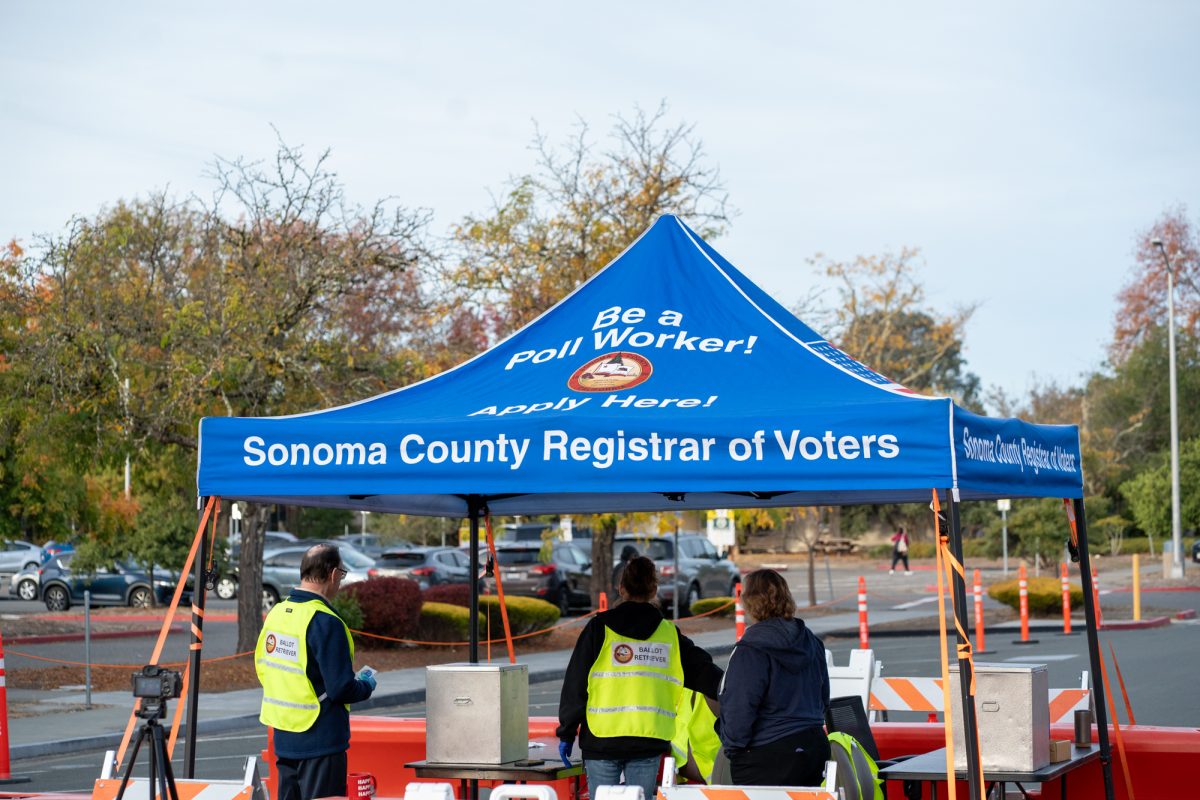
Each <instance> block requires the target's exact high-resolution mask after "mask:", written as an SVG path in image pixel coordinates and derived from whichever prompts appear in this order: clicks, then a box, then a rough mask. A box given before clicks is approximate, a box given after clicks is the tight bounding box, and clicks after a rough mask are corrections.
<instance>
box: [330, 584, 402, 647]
mask: <svg viewBox="0 0 1200 800" xmlns="http://www.w3.org/2000/svg"><path fill="white" fill-rule="evenodd" d="M342 591H344V592H345V593H346V594H348V595H350V596H351V597H353V598H354V600H355V601H356V602H357V603H358V607H359V608H360V609H362V613H363V628H362V629H363V631H365V632H366V633H375V634H379V635H380V636H393V637H396V638H401V639H404V638H412V637H413V635H414V634H415V633H416V632H417V626H418V625H419V624H420V621H421V589H420V587H419V586H417V582H416V581H413V580H409V579H407V578H371V579H370V580H366V581H362V582H360V583H354V584H351V585H350V586H347V587H346V588H345V589H343V590H342ZM363 638H364V639H365V641H364V642H363V644H364V645H366V646H368V647H395V646H397V643H396V642H389V641H387V640H386V639H374V638H371V637H363Z"/></svg>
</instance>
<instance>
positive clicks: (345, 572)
mask: <svg viewBox="0 0 1200 800" xmlns="http://www.w3.org/2000/svg"><path fill="white" fill-rule="evenodd" d="M334 571H335V572H337V576H338V577H339V578H341V579H342V580H345V579H346V576H347V575H349V574H350V570H348V569H346V568H345V567H335V568H334Z"/></svg>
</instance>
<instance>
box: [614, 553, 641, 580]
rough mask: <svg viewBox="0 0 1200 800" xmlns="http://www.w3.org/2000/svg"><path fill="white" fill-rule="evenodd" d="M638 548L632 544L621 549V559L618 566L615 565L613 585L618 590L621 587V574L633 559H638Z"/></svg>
mask: <svg viewBox="0 0 1200 800" xmlns="http://www.w3.org/2000/svg"><path fill="white" fill-rule="evenodd" d="M637 554H638V551H637V548H636V547H634V546H633V545H631V544H627V545H625V546H624V547H622V548H621V557H620V559H619V560H618V561H617V563H616V564H614V565H613V573H612V585H613V589H614V590H616V589H617V588H619V587H620V585H621V573H623V572H624V571H625V565H626V564H628V563H629V560H630V559H631V558H637Z"/></svg>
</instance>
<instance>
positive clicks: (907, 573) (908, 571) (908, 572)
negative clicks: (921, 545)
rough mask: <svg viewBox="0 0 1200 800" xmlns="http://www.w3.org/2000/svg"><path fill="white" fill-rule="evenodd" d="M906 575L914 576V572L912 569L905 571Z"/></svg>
mask: <svg viewBox="0 0 1200 800" xmlns="http://www.w3.org/2000/svg"><path fill="white" fill-rule="evenodd" d="M904 574H905V575H912V570H911V569H906V570H904Z"/></svg>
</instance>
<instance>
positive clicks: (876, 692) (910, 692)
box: [870, 678, 944, 714]
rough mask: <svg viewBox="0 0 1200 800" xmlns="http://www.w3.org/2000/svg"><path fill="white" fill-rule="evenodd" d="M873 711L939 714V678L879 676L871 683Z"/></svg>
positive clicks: (940, 707) (940, 680)
mask: <svg viewBox="0 0 1200 800" xmlns="http://www.w3.org/2000/svg"><path fill="white" fill-rule="evenodd" d="M870 708H871V709H872V710H874V711H916V712H921V713H925V714H939V713H941V712H942V711H943V710H944V708H943V704H942V679H941V678H879V679H878V680H876V681H875V682H874V683H872V684H871V704H870Z"/></svg>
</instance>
